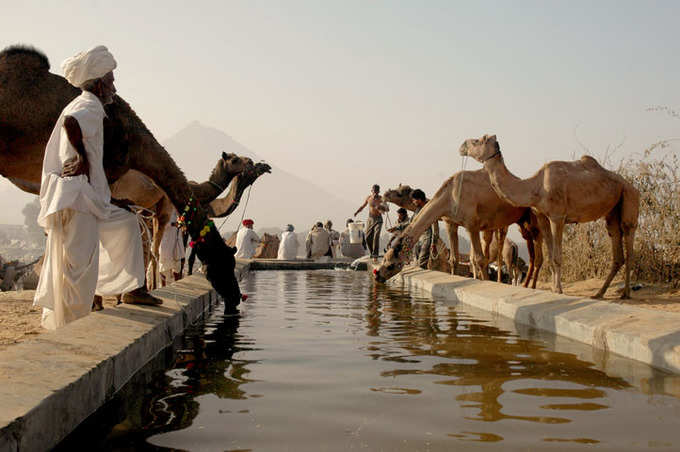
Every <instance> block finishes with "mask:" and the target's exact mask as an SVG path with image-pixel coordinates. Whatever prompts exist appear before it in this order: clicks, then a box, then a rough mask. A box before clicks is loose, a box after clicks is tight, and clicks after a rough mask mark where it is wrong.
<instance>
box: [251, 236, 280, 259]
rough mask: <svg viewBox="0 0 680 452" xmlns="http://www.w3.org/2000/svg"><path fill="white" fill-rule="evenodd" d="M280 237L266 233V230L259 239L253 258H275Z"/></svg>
mask: <svg viewBox="0 0 680 452" xmlns="http://www.w3.org/2000/svg"><path fill="white" fill-rule="evenodd" d="M280 243H281V239H279V237H278V236H277V235H276V234H267V233H266V232H265V233H264V235H263V236H262V238H261V239H260V244H259V245H258V246H257V248H256V249H255V254H254V255H253V258H254V259H276V256H277V253H278V252H279V244H280Z"/></svg>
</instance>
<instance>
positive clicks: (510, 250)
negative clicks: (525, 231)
mask: <svg viewBox="0 0 680 452" xmlns="http://www.w3.org/2000/svg"><path fill="white" fill-rule="evenodd" d="M501 256H502V258H503V262H504V263H505V267H506V268H507V270H508V274H509V275H510V283H511V284H512V285H513V286H518V285H519V282H520V281H519V280H520V278H521V276H522V271H521V269H520V262H519V248H518V247H517V244H516V243H515V242H513V241H512V240H510V239H509V238H507V237H506V238H505V242H503V249H502V250H501ZM488 258H489V261H490V262H493V261H495V260H497V258H498V240H497V239H496V235H495V234H494V238H493V240H492V241H491V243H490V244H489V254H488ZM498 274H499V275H500V274H501V267H498Z"/></svg>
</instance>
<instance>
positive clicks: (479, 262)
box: [470, 231, 489, 281]
mask: <svg viewBox="0 0 680 452" xmlns="http://www.w3.org/2000/svg"><path fill="white" fill-rule="evenodd" d="M470 241H471V242H472V257H473V259H474V263H473V267H474V268H475V269H476V275H475V277H477V276H479V277H480V279H482V280H484V281H487V280H488V279H489V273H488V271H487V263H488V260H487V258H486V256H484V253H482V243H481V242H480V240H479V231H470Z"/></svg>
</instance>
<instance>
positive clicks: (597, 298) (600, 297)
mask: <svg viewBox="0 0 680 452" xmlns="http://www.w3.org/2000/svg"><path fill="white" fill-rule="evenodd" d="M602 297H603V294H601V293H599V292H598V293H596V294H595V295H593V296H592V297H590V298H592V299H593V300H601V299H602Z"/></svg>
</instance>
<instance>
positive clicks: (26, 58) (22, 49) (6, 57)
mask: <svg viewBox="0 0 680 452" xmlns="http://www.w3.org/2000/svg"><path fill="white" fill-rule="evenodd" d="M19 59H21V60H22V63H23V65H24V66H23V67H26V66H27V65H28V64H29V62H31V63H33V64H32V66H33V68H34V69H36V70H40V71H44V72H47V71H49V70H50V60H48V59H47V57H46V56H45V54H44V53H42V52H41V51H40V50H38V49H36V48H35V47H33V46H29V45H23V44H16V45H12V46H9V47H5V48H4V49H3V50H2V51H0V65H3V64H7V63H10V64H12V63H14V62H16V61H18V60H19Z"/></svg>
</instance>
